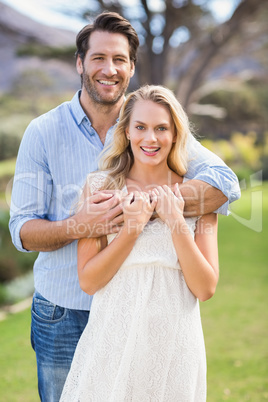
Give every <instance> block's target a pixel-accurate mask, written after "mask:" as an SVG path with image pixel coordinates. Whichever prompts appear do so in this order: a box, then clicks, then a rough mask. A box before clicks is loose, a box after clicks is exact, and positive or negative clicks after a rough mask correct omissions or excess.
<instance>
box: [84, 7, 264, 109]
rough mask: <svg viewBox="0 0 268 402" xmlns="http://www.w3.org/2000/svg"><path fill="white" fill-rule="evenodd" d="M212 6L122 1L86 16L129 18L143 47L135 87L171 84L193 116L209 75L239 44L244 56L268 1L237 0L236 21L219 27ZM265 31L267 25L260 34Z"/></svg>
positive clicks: (261, 27) (91, 11)
mask: <svg viewBox="0 0 268 402" xmlns="http://www.w3.org/2000/svg"><path fill="white" fill-rule="evenodd" d="M210 3H211V1H209V0H207V1H205V0H203V1H194V0H165V1H163V0H162V1H161V0H160V1H157V2H152V1H149V0H137V1H136V3H135V5H132V6H129V5H126V2H123V1H119V0H114V1H113V0H98V1H95V2H92V3H91V4H93V5H94V10H95V11H93V10H92V9H89V10H88V11H85V13H84V16H85V18H89V19H92V17H94V16H95V14H97V13H99V12H100V11H102V10H110V11H116V12H118V13H119V14H121V15H124V16H125V17H126V18H128V19H129V20H130V21H131V23H132V24H133V26H134V27H135V28H136V30H137V32H138V34H139V37H140V42H141V46H140V50H139V62H138V65H137V69H136V77H137V78H136V79H137V82H136V86H139V85H142V84H144V83H149V84H163V85H167V86H168V87H170V88H172V89H173V90H174V91H175V93H176V95H177V96H178V98H179V99H180V101H181V103H182V104H183V105H184V107H185V108H186V110H187V111H189V108H190V105H191V103H192V102H198V101H199V98H200V95H201V93H200V91H198V90H199V89H200V87H201V86H202V84H203V83H204V82H205V79H206V77H207V76H208V73H209V72H210V71H211V69H212V68H215V66H216V65H219V64H220V63H222V62H223V60H224V61H226V52H223V50H224V49H225V50H226V48H227V47H228V46H229V47H234V46H233V44H234V43H236V46H235V52H236V54H238V53H239V52H240V53H241V52H242V51H244V43H243V38H244V37H246V33H247V31H248V29H249V25H250V24H251V23H254V18H255V17H256V15H258V13H260V11H261V12H263V10H264V9H265V10H266V12H267V6H268V2H267V1H266V0H242V1H239V0H236V1H235V0H234V3H235V4H236V7H235V9H234V12H233V14H232V16H231V17H230V18H229V19H228V20H227V21H225V22H223V23H217V21H215V19H214V18H213V16H212V14H211V12H210V11H209V5H210ZM156 4H157V7H156ZM96 6H97V7H96ZM264 26H266V25H265V22H264V21H263V23H262V24H261V26H259V28H258V32H262V29H263V28H264ZM266 34H267V32H266ZM255 37H256V32H255ZM232 55H233V52H231V53H230V56H232Z"/></svg>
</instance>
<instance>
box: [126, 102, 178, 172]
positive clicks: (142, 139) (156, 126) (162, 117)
mask: <svg viewBox="0 0 268 402" xmlns="http://www.w3.org/2000/svg"><path fill="white" fill-rule="evenodd" d="M126 136H127V138H128V139H129V140H130V145H131V149H132V152H133V155H134V163H136V164H137V163H138V164H143V165H147V166H167V158H168V155H169V153H170V150H171V147H172V144H173V143H174V142H175V141H176V136H175V128H174V123H173V120H172V117H171V114H170V111H169V110H168V108H167V107H166V106H163V105H160V104H158V103H155V102H152V101H148V100H139V101H136V103H135V104H134V107H133V111H132V114H131V117H130V122H129V126H128V128H127V129H126Z"/></svg>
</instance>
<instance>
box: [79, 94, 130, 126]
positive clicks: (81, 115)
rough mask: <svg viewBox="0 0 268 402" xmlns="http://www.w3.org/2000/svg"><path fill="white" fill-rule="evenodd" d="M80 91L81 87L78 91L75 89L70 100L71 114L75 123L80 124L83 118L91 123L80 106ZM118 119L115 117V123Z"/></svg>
mask: <svg viewBox="0 0 268 402" xmlns="http://www.w3.org/2000/svg"><path fill="white" fill-rule="evenodd" d="M81 92H82V90H81V89H80V90H79V91H77V92H76V94H75V95H74V97H73V99H72V100H71V110H72V113H73V116H74V118H75V120H76V123H77V124H78V125H80V124H81V123H82V121H83V120H84V119H87V120H88V121H89V123H90V125H91V121H90V120H89V118H88V117H87V115H86V114H85V112H84V110H83V108H82V106H81V103H80V101H79V98H80V95H81ZM124 99H126V98H124ZM118 121H119V117H118V118H117V119H116V124H117V123H118ZM116 124H115V125H116ZM113 127H114V126H113Z"/></svg>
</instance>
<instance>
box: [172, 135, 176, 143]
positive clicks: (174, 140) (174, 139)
mask: <svg viewBox="0 0 268 402" xmlns="http://www.w3.org/2000/svg"><path fill="white" fill-rule="evenodd" d="M176 141H177V135H174V137H173V140H172V142H173V144H174V143H175V142H176Z"/></svg>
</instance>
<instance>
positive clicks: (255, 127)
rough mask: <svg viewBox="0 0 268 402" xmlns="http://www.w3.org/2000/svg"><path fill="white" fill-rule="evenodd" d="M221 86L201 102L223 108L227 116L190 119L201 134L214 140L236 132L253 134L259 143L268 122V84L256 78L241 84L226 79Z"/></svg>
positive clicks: (228, 136) (227, 136) (227, 137)
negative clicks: (252, 132)
mask: <svg viewBox="0 0 268 402" xmlns="http://www.w3.org/2000/svg"><path fill="white" fill-rule="evenodd" d="M224 85H225V87H224V88H222V89H219V90H214V91H213V92H210V93H209V94H207V95H206V96H204V97H203V98H202V99H201V101H200V103H201V104H210V105H215V106H218V107H220V108H222V109H224V110H225V111H226V117H225V118H224V119H215V118H213V117H212V116H192V119H193V122H194V123H195V125H196V126H197V127H198V131H199V133H200V135H201V136H204V137H205V138H209V139H213V140H215V139H217V138H225V139H229V138H230V135H231V133H233V132H236V131H237V132H241V133H243V134H245V133H248V132H249V131H254V132H255V133H256V134H257V137H258V140H261V139H262V133H264V132H265V131H266V130H267V123H268V119H267V109H268V95H267V93H268V81H267V80H265V79H262V80H261V79H259V80H257V79H255V80H251V81H248V82H245V83H243V84H241V83H240V82H239V81H234V82H233V83H232V82H231V81H228V80H227V81H226V82H225V84H224Z"/></svg>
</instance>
